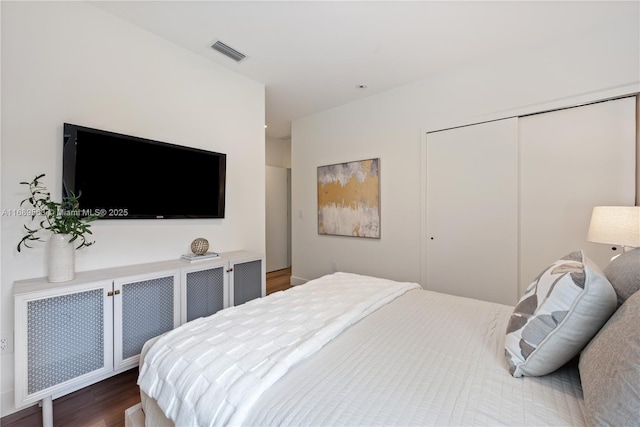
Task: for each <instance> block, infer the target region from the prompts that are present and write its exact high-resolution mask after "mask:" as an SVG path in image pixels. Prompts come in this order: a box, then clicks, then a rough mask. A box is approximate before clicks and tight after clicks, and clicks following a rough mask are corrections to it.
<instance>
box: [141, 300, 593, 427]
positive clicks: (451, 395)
mask: <svg viewBox="0 0 640 427" xmlns="http://www.w3.org/2000/svg"><path fill="white" fill-rule="evenodd" d="M511 310H512V308H511V307H508V306H503V305H499V304H493V303H486V302H481V301H476V300H471V299H466V298H460V297H454V296H450V295H445V294H439V293H434V292H429V291H424V290H414V291H409V292H408V293H406V294H405V295H404V296H402V297H399V298H398V299H396V300H395V301H393V302H391V303H390V304H388V305H386V306H384V307H382V308H380V309H378V310H377V311H376V312H374V313H372V314H370V315H369V316H368V317H366V318H365V319H363V320H361V321H360V322H359V323H357V324H355V325H353V326H351V327H350V328H349V329H348V330H346V331H345V332H343V333H342V334H341V335H340V336H338V337H337V338H335V339H334V340H333V341H332V342H330V343H329V344H328V345H326V346H325V347H324V348H322V349H320V350H319V351H318V352H317V353H316V354H315V355H313V356H312V357H310V358H309V359H307V360H304V361H302V362H300V363H299V364H298V365H296V366H295V367H293V368H292V369H291V370H290V371H289V372H288V374H287V375H286V376H284V377H283V378H281V379H280V380H279V381H278V382H277V383H275V384H274V385H273V386H272V387H271V388H270V389H269V390H268V391H267V392H265V393H264V394H263V395H262V396H261V397H260V399H259V400H258V401H257V402H256V404H255V406H254V407H253V409H252V410H251V411H250V413H249V416H248V417H247V418H246V419H245V423H244V424H246V425H261V426H263V425H323V426H326V425H456V426H457V425H474V426H481V425H487V426H488V425H491V426H494V425H512V426H515V425H517V426H521V425H522V426H524V425H572V426H580V425H584V424H585V421H584V418H583V415H582V405H583V403H582V402H583V401H582V391H581V388H580V380H579V376H578V372H577V369H576V368H575V367H568V368H563V369H561V370H560V371H558V372H556V373H554V374H552V375H547V376H545V377H540V378H513V377H512V376H511V375H510V374H509V373H508V369H507V366H506V362H505V359H504V345H503V344H504V335H505V329H506V323H507V321H508V318H509V315H510V313H511ZM143 408H144V410H145V413H146V416H147V425H149V426H150V425H167V423H168V421H167V420H166V419H163V418H160V417H161V416H162V414H159V413H158V409H157V406H156V405H155V403H154V401H153V400H152V399H147V398H146V396H143Z"/></svg>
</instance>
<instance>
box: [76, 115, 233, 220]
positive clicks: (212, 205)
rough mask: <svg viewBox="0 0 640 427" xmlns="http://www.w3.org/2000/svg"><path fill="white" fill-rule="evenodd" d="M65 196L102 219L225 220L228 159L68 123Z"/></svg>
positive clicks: (82, 211)
mask: <svg viewBox="0 0 640 427" xmlns="http://www.w3.org/2000/svg"><path fill="white" fill-rule="evenodd" d="M63 134H64V141H63V142H64V152H63V196H66V195H68V194H69V193H73V194H75V195H79V196H80V197H79V202H80V206H78V208H79V209H80V214H81V215H82V216H87V215H99V216H100V218H108V219H127V218H224V207H225V178H226V161H227V160H226V155H225V154H222V153H216V152H213V151H207V150H201V149H197V148H190V147H184V146H180V145H174V144H169V143H166V142H160V141H152V140H149V139H144V138H138V137H135V136H128V135H121V134H118V133H113V132H107V131H103V130H98V129H91V128H87V127H83V126H77V125H73V124H69V123H65V124H64V131H63Z"/></svg>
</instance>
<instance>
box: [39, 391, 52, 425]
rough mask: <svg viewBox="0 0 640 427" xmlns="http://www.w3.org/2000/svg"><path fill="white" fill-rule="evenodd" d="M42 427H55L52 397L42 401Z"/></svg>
mask: <svg viewBox="0 0 640 427" xmlns="http://www.w3.org/2000/svg"><path fill="white" fill-rule="evenodd" d="M42 427H53V399H52V398H51V396H47V397H45V398H44V399H42Z"/></svg>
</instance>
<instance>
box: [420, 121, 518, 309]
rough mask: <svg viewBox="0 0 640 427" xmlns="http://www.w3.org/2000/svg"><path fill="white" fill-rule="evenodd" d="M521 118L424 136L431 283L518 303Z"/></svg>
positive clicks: (448, 289) (460, 292)
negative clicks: (519, 131)
mask: <svg viewBox="0 0 640 427" xmlns="http://www.w3.org/2000/svg"><path fill="white" fill-rule="evenodd" d="M517 137H518V121H517V119H516V118H513V119H505V120H499V121H495V122H488V123H482V124H478V125H473V126H466V127H462V128H457V129H451V130H446V131H440V132H434V133H429V134H428V135H427V154H426V155H427V164H426V167H427V170H426V180H427V182H426V228H427V239H428V240H427V254H426V257H427V260H426V261H427V268H426V275H427V276H426V278H427V282H426V289H428V290H433V291H438V292H444V293H448V294H453V295H460V296H465V297H471V298H477V299H481V300H486V301H493V302H499V303H503V304H510V305H513V304H515V303H516V300H517V291H518V289H517V281H518V272H517V267H518V195H517V191H518V169H517V168H518V140H517Z"/></svg>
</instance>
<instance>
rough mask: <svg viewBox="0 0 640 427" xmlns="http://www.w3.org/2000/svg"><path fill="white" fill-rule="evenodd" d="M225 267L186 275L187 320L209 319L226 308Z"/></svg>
mask: <svg viewBox="0 0 640 427" xmlns="http://www.w3.org/2000/svg"><path fill="white" fill-rule="evenodd" d="M225 275H226V272H225V267H224V266H219V267H215V268H207V269H206V270H198V271H191V272H188V273H186V275H185V285H186V299H187V301H186V318H185V319H183V320H184V321H187V322H189V321H191V320H193V319H197V318H199V317H207V316H211V315H212V314H214V313H216V312H218V311H220V310H222V309H223V308H224V307H225V291H224V288H225Z"/></svg>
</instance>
